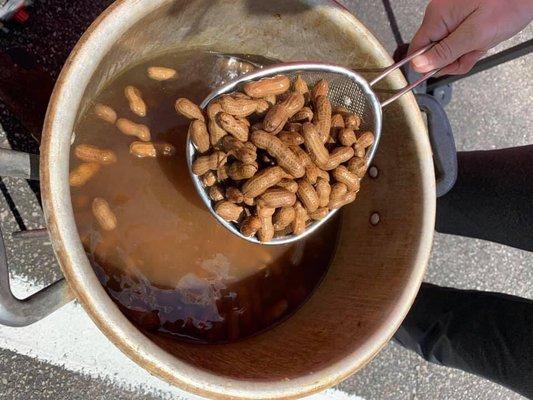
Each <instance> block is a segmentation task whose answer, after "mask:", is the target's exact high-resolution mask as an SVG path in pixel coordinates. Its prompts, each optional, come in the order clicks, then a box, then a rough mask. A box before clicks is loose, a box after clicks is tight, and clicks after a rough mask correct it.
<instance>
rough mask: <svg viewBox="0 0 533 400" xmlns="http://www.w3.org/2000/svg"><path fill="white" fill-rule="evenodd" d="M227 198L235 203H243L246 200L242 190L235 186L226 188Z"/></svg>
mask: <svg viewBox="0 0 533 400" xmlns="http://www.w3.org/2000/svg"><path fill="white" fill-rule="evenodd" d="M226 199H227V200H228V201H230V202H232V203H235V204H241V203H242V202H243V201H244V196H243V195H242V192H241V191H240V190H239V189H238V188H236V187H233V186H230V187H229V188H227V189H226Z"/></svg>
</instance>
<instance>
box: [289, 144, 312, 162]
mask: <svg viewBox="0 0 533 400" xmlns="http://www.w3.org/2000/svg"><path fill="white" fill-rule="evenodd" d="M290 149H291V151H292V152H293V153H294V155H295V156H296V157H298V160H299V161H300V163H301V164H302V165H303V166H304V167H306V166H308V165H309V164H311V163H312V161H311V157H309V154H307V153H306V152H305V151H304V150H302V148H301V147H300V146H291V147H290Z"/></svg>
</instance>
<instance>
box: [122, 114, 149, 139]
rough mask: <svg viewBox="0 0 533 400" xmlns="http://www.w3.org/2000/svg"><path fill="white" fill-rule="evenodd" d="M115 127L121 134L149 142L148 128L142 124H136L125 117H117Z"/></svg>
mask: <svg viewBox="0 0 533 400" xmlns="http://www.w3.org/2000/svg"><path fill="white" fill-rule="evenodd" d="M116 125H117V128H118V129H119V131H121V132H122V133H123V134H125V135H128V136H136V137H137V138H139V139H140V140H142V141H143V142H149V141H150V138H151V136H152V135H151V134H150V129H149V128H148V127H147V126H146V125H143V124H136V123H135V122H132V121H130V120H129V119H126V118H119V119H118V120H117V124H116Z"/></svg>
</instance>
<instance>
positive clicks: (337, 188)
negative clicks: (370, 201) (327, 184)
mask: <svg viewBox="0 0 533 400" xmlns="http://www.w3.org/2000/svg"><path fill="white" fill-rule="evenodd" d="M346 193H348V187H347V186H346V185H345V184H344V183H340V182H337V183H334V184H333V185H331V194H330V195H329V204H331V203H332V202H333V201H337V200H338V199H339V198H341V197H342V196H344V195H345V194H346ZM328 206H329V208H331V206H330V205H328Z"/></svg>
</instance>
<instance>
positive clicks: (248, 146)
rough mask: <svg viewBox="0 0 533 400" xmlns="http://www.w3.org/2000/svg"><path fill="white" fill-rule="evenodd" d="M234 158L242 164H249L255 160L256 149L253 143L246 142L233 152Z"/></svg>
mask: <svg viewBox="0 0 533 400" xmlns="http://www.w3.org/2000/svg"><path fill="white" fill-rule="evenodd" d="M235 158H236V159H237V160H240V161H242V162H243V163H244V164H251V163H253V162H255V160H256V159H257V147H255V145H254V144H253V143H250V142H246V143H244V145H243V146H242V147H241V148H239V149H237V150H236V151H235Z"/></svg>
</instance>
